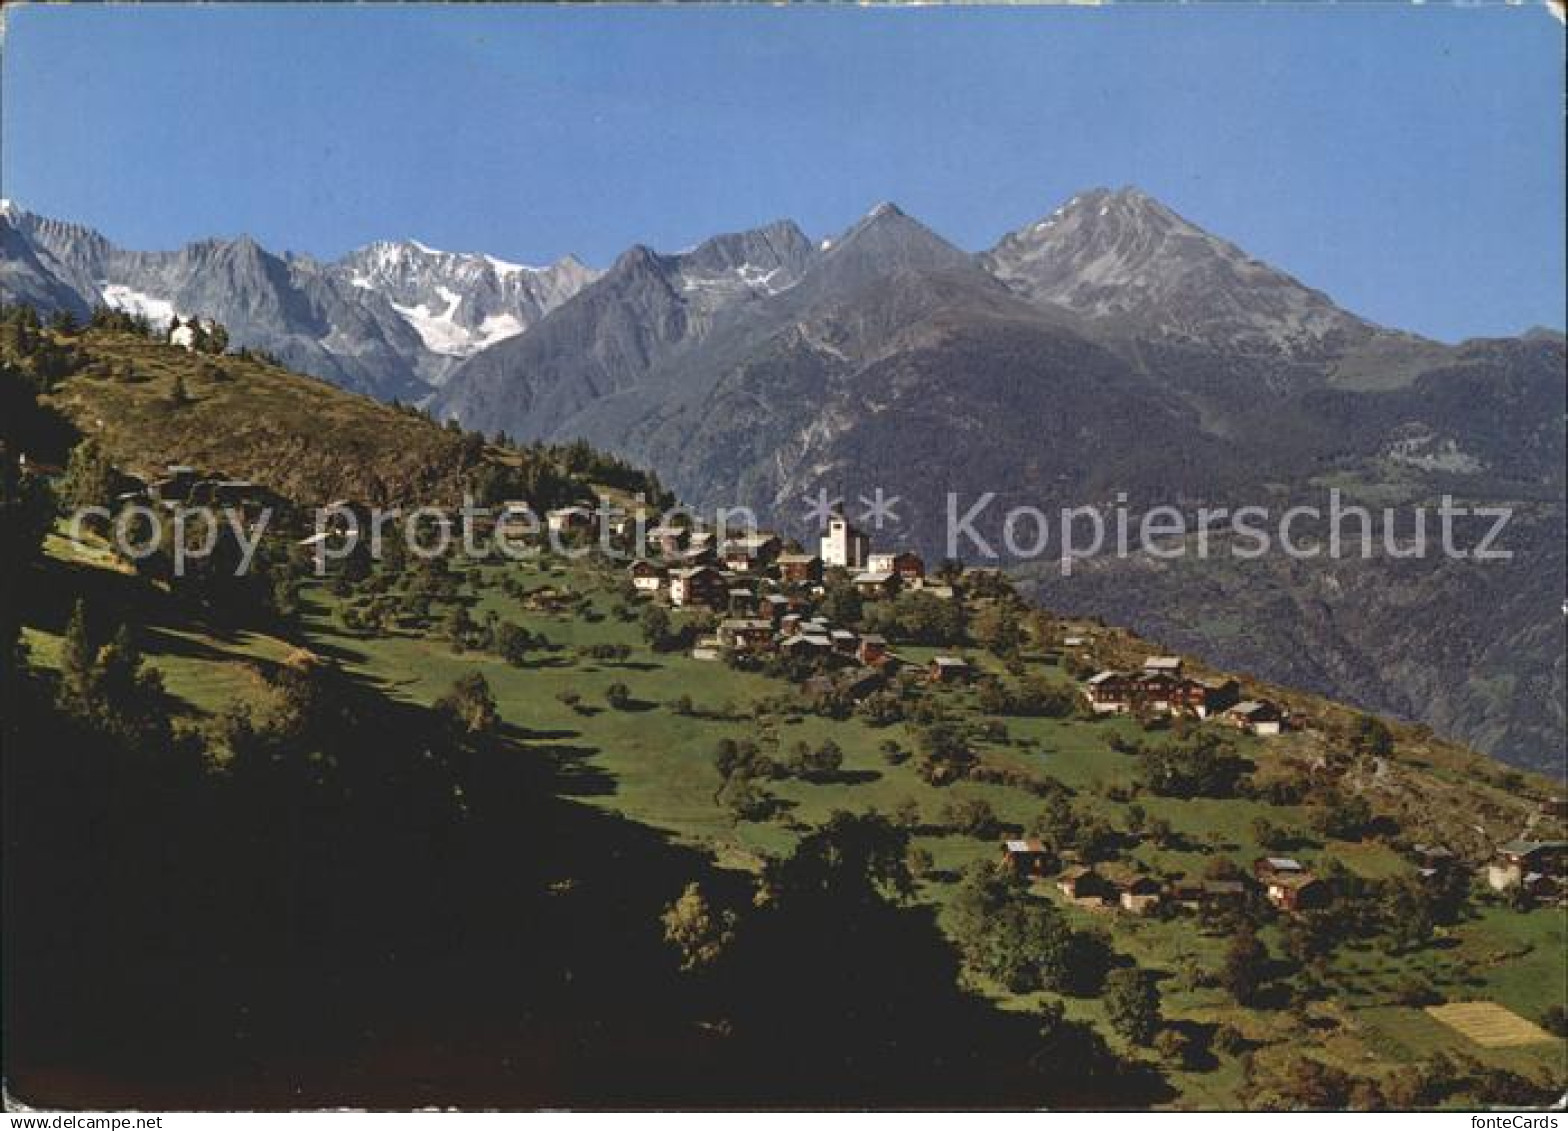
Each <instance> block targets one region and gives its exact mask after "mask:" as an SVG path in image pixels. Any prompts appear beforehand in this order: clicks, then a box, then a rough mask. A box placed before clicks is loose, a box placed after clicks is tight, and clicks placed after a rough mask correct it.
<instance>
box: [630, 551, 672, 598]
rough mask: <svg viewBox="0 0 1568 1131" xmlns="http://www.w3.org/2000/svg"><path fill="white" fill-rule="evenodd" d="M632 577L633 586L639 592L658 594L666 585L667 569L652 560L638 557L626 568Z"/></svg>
mask: <svg viewBox="0 0 1568 1131" xmlns="http://www.w3.org/2000/svg"><path fill="white" fill-rule="evenodd" d="M626 572H627V574H628V575H629V576H630V577H631V579H632V588H633V589H635V590H637V592H639V593H651V594H658V593H661V592H663V590H664V585H665V571H664V570H663V569H661V568H660V567H659V566H656V565H654V564H653V563H652V562H650V561H646V560H643V559H638V560H637V561H635V562H633V563H632V564H631V565H630V566H629V567H627V570H626Z"/></svg>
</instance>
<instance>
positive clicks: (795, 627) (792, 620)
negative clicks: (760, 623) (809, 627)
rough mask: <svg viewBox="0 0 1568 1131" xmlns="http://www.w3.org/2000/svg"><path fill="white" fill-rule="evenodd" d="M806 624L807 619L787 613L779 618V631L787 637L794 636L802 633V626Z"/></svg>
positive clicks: (796, 614)
mask: <svg viewBox="0 0 1568 1131" xmlns="http://www.w3.org/2000/svg"><path fill="white" fill-rule="evenodd" d="M804 623H805V618H804V617H802V616H801V615H800V614H799V613H785V614H784V615H783V616H782V617H780V618H779V631H780V632H782V633H783V634H784V635H785V636H794V635H795V634H796V633H798V632H799V631H800V626H801V625H802V624H804Z"/></svg>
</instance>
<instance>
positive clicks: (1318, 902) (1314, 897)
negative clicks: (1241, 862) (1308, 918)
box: [1252, 856, 1328, 911]
mask: <svg viewBox="0 0 1568 1131" xmlns="http://www.w3.org/2000/svg"><path fill="white" fill-rule="evenodd" d="M1252 875H1253V877H1254V878H1255V879H1256V880H1257V881H1258V883H1259V884H1260V885H1261V886H1262V888H1263V894H1264V895H1265V896H1266V897H1267V898H1268V901H1269V902H1270V903H1272V904H1273V905H1274V906H1275V907H1278V908H1279V909H1280V910H1281V911H1304V910H1306V909H1308V908H1310V907H1321V906H1322V905H1323V904H1324V903H1325V902H1327V896H1328V887H1327V885H1325V884H1324V883H1323V882H1322V881H1321V880H1319V879H1318V878H1317V877H1316V876H1314V875H1313V874H1312V873H1311V872H1309V871H1307V869H1306V868H1305V867H1303V866H1302V863H1301V861H1299V860H1295V859H1293V858H1291V857H1289V856H1262V857H1259V858H1258V859H1257V860H1254V861H1253V862H1252Z"/></svg>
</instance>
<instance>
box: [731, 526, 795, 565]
mask: <svg viewBox="0 0 1568 1131" xmlns="http://www.w3.org/2000/svg"><path fill="white" fill-rule="evenodd" d="M781 549H783V544H782V543H781V542H780V541H779V539H778V536H777V535H775V534H766V533H756V534H744V535H742V536H740V537H739V538H731V539H730V540H729V541H728V542H726V543H724V552H723V554H722V555H721V556H722V557H723V559H724V565H725V567H726V568H728V569H733V570H738V571H740V572H742V573H745V572H752V571H756V570H762V569H766V568H767V567H768V566H770V565H772V564H773V560H774V559H775V558H777V557H778V555H779V551H780V550H781Z"/></svg>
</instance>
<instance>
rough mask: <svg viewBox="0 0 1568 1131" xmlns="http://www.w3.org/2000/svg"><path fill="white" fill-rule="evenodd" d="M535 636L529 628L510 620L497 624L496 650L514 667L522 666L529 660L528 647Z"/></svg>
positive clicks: (497, 653)
mask: <svg viewBox="0 0 1568 1131" xmlns="http://www.w3.org/2000/svg"><path fill="white" fill-rule="evenodd" d="M532 644H533V638H532V637H531V636H530V635H529V633H528V630H527V629H526V628H523V627H522V626H520V625H516V624H513V623H512V622H511V621H509V620H504V621H501V622H500V623H499V624H497V625H496V626H495V652H496V655H498V656H500V657H501V658H502V659H503V660H505V661H506V662H507V663H509V664H511V665H512V666H513V667H519V668H520V667H522V666H523V664H524V663H526V662H527V660H528V649H529V648H530V647H531V646H532Z"/></svg>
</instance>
